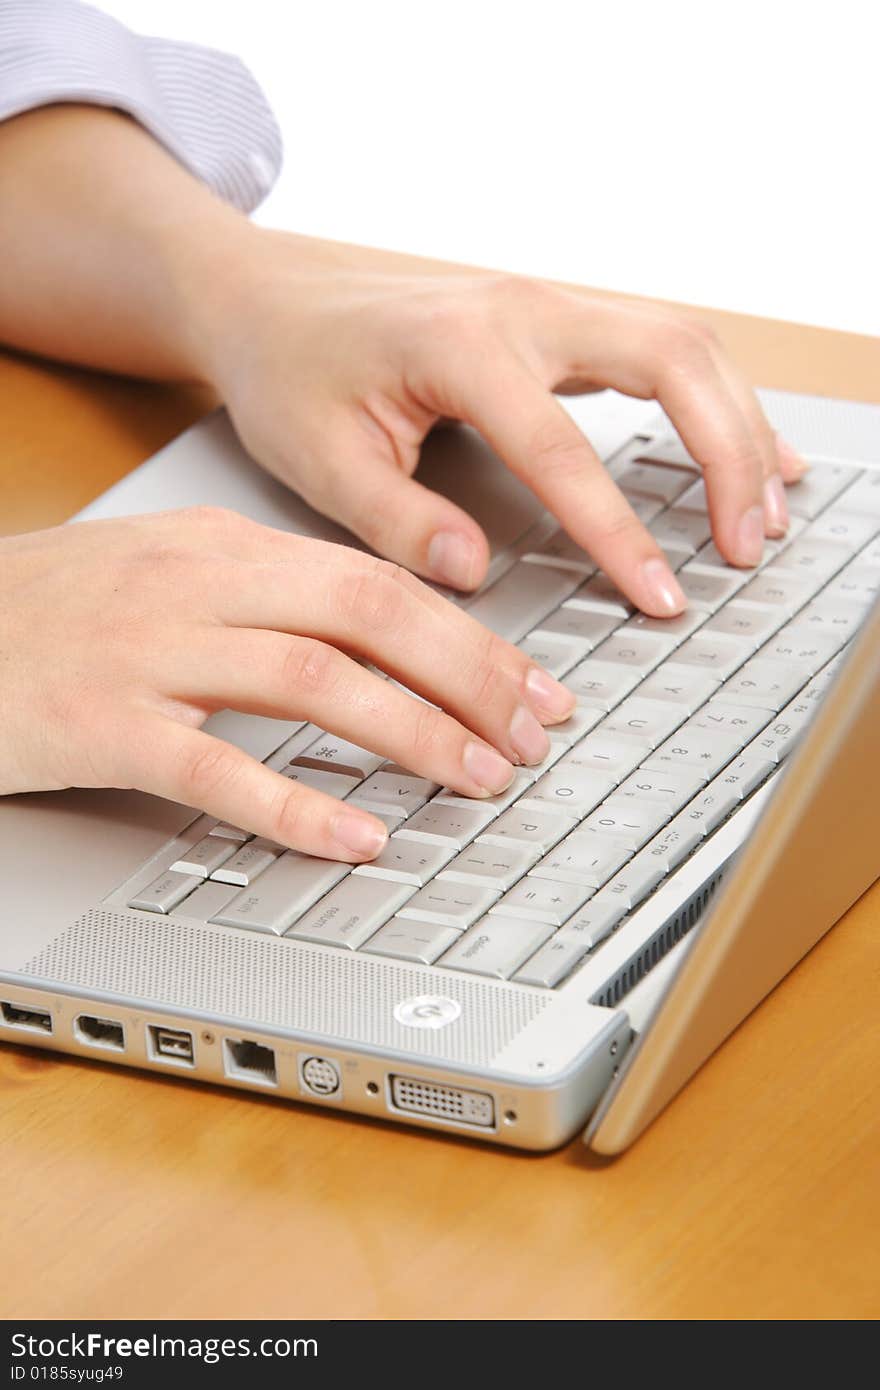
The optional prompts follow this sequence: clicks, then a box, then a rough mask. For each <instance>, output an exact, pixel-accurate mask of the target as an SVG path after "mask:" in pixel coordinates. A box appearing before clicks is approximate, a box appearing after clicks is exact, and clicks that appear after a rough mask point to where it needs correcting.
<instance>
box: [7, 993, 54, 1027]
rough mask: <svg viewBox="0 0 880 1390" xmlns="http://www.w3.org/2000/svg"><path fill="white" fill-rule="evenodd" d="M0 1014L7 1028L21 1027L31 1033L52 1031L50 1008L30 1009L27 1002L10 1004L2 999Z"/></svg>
mask: <svg viewBox="0 0 880 1390" xmlns="http://www.w3.org/2000/svg"><path fill="white" fill-rule="evenodd" d="M0 1016H2V1018H3V1022H4V1023H5V1024H6V1026H7V1028H21V1029H22V1031H25V1030H27V1031H28V1032H29V1033H51V1032H52V1015H51V1014H50V1013H49V1010H48V1009H30V1008H28V1007H27V1005H25V1004H10V1003H8V1002H7V1001H6V1000H5V999H3V1000H0Z"/></svg>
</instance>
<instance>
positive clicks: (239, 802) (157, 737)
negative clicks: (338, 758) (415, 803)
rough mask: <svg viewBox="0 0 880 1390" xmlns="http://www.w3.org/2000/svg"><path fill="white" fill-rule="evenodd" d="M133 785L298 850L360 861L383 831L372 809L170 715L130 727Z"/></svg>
mask: <svg viewBox="0 0 880 1390" xmlns="http://www.w3.org/2000/svg"><path fill="white" fill-rule="evenodd" d="M128 757H129V760H130V761H133V763H134V778H133V781H132V785H135V786H137V787H139V788H140V789H141V790H142V791H146V792H152V793H154V794H155V795H156V796H164V797H168V798H170V799H171V800H172V801H182V802H183V803H184V804H185V805H187V806H194V807H196V808H197V809H198V810H202V811H206V812H207V813H208V815H210V816H217V817H218V818H219V819H220V820H224V821H228V822H230V824H232V825H240V826H242V828H243V829H245V830H251V831H253V832H254V834H256V835H264V836H266V837H267V839H270V840H274V841H276V842H277V843H278V844H282V845H287V846H288V847H289V848H290V849H295V850H300V851H301V852H302V853H303V854H316V855H320V856H321V857H322V858H324V859H342V860H346V861H348V862H361V861H363V860H365V859H372V858H374V857H375V855H377V854H378V853H379V852H380V850H381V849H382V847H383V846H384V844H385V842H386V840H387V839H388V832H387V830H386V828H385V826H384V825H383V824H382V822H381V821H380V820H378V819H377V818H376V817H375V816H371V815H370V814H369V813H368V812H367V811H361V810H359V809H357V808H355V807H354V806H345V805H344V804H343V803H341V802H339V801H337V800H336V798H335V797H332V796H326V795H325V794H324V793H323V792H318V791H314V790H312V788H311V787H304V786H302V785H301V784H300V783H298V782H293V781H291V780H290V778H287V777H282V776H281V775H280V774H279V773H277V772H271V771H270V770H269V768H267V767H263V765H262V764H261V763H258V762H257V761H256V759H254V758H251V757H249V756H248V754H247V753H243V752H242V751H241V749H239V748H236V747H234V745H233V744H231V743H224V742H223V740H222V739H217V738H214V737H213V736H212V735H211V734H206V733H204V732H203V731H202V730H200V729H192V728H187V727H186V726H185V725H183V724H178V723H176V721H175V720H173V719H167V718H163V717H162V716H158V715H157V716H152V717H150V718H149V719H147V720H145V722H144V724H143V725H142V727H141V728H140V729H138V730H135V731H133V737H132V740H131V746H130V748H129V750H128Z"/></svg>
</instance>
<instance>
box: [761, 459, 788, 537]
mask: <svg viewBox="0 0 880 1390" xmlns="http://www.w3.org/2000/svg"><path fill="white" fill-rule="evenodd" d="M764 521H765V523H766V530H767V535H768V536H784V535H785V533H786V531H787V530H788V503H787V502H786V500H785V488H784V487H783V485H782V479H781V478H780V476H779V474H778V473H774V474H773V476H772V477H770V478H768V479H767V481H766V482H765V484H764Z"/></svg>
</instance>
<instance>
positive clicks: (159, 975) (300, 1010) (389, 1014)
mask: <svg viewBox="0 0 880 1390" xmlns="http://www.w3.org/2000/svg"><path fill="white" fill-rule="evenodd" d="M21 974H22V975H27V976H30V977H31V978H33V979H36V980H39V981H40V982H45V983H46V984H48V985H49V986H50V987H51V986H52V985H53V984H54V985H60V986H67V987H70V988H75V989H77V990H81V991H83V992H90V991H93V992H95V993H96V994H101V995H114V996H120V995H121V996H124V997H125V998H126V999H130V1000H132V1001H137V1002H138V1005H139V1006H142V1005H147V1004H152V1005H153V1007H157V1006H158V1007H160V1008H163V1009H166V1010H179V1011H181V1012H187V1011H195V1012H197V1013H201V1014H208V1015H210V1016H211V1017H212V1018H221V1019H229V1020H235V1021H240V1022H243V1023H246V1024H250V1025H251V1026H252V1027H254V1026H257V1025H259V1024H263V1025H265V1026H267V1027H276V1028H286V1029H290V1030H292V1031H294V1032H297V1033H307V1034H313V1035H319V1036H323V1037H330V1038H340V1039H345V1040H347V1041H351V1042H356V1043H360V1044H362V1045H366V1046H376V1047H383V1048H394V1049H395V1050H397V1051H400V1052H406V1053H410V1054H413V1055H421V1056H425V1057H445V1058H448V1059H449V1060H450V1061H460V1062H465V1063H470V1064H472V1065H486V1064H488V1063H491V1061H492V1059H493V1057H495V1055H496V1054H497V1053H498V1052H499V1051H500V1050H501V1048H503V1047H505V1046H506V1045H507V1044H508V1043H509V1042H510V1041H511V1040H512V1039H513V1038H514V1037H516V1035H517V1034H518V1033H519V1032H520V1031H521V1029H523V1028H524V1027H525V1026H526V1025H527V1024H528V1023H530V1022H531V1020H532V1019H533V1018H535V1017H536V1016H537V1015H538V1014H539V1013H540V1012H541V1011H542V1010H543V1009H545V1008H546V1007H547V1005H548V1004H549V1003H551V1002H552V999H553V996H552V995H547V996H542V995H540V994H538V993H537V992H536V991H533V990H528V989H526V988H524V987H523V986H518V985H507V984H504V983H502V982H501V981H497V982H496V981H489V980H476V979H470V978H469V977H468V976H466V975H459V974H455V973H454V972H452V971H442V972H441V971H437V970H430V969H427V968H422V967H419V966H410V965H404V964H399V963H397V962H391V961H378V960H371V959H370V958H369V957H368V956H359V955H356V954H353V953H349V952H342V951H338V952H337V951H331V950H321V948H320V947H313V946H309V945H308V944H307V943H305V942H299V941H296V942H293V941H279V940H278V939H277V938H275V937H264V936H258V935H257V934H256V933H254V934H247V933H244V932H235V931H232V930H224V929H222V928H219V929H218V928H213V927H203V928H200V929H195V928H193V927H192V926H187V925H186V924H185V923H177V922H173V921H172V920H170V919H169V918H167V917H159V916H158V915H153V914H151V913H137V912H112V911H108V910H105V909H92V910H91V911H89V912H86V913H84V914H83V916H82V917H80V918H79V920H78V921H77V922H75V923H74V924H73V926H71V927H70V928H68V929H67V930H66V931H64V932H62V933H61V934H60V935H59V936H58V937H56V938H55V940H54V941H52V942H50V943H49V945H48V946H47V947H45V949H44V950H42V951H41V952H40V953H39V954H38V955H36V956H34V958H33V959H32V960H31V961H29V962H28V964H27V965H26V966H24V967H23V968H22V970H21ZM423 994H443V995H446V996H448V997H449V998H451V999H455V1000H456V1002H457V1003H459V1004H460V1005H461V1014H460V1016H459V1017H458V1018H457V1019H456V1020H455V1021H454V1022H452V1023H450V1024H449V1025H448V1026H447V1027H445V1028H441V1029H436V1030H432V1029H424V1030H422V1029H417V1028H407V1027H405V1026H404V1025H403V1024H400V1023H398V1022H397V1020H396V1019H395V1018H394V1016H393V1010H394V1006H395V1004H397V1003H398V1002H399V1001H400V1000H402V999H406V998H409V997H411V996H413V995H423Z"/></svg>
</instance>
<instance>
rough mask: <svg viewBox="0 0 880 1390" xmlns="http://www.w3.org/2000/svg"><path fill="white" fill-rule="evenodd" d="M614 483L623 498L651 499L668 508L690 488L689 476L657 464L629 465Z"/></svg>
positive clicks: (616, 477) (680, 470)
mask: <svg viewBox="0 0 880 1390" xmlns="http://www.w3.org/2000/svg"><path fill="white" fill-rule="evenodd" d="M614 481H615V482H616V483H617V486H618V487H619V488H620V490H621V492H622V493H623V494H624V496H625V497H629V496H630V494H631V493H632V494H634V495H635V496H637V497H653V498H656V499H657V500H658V501H660V502H662V503H663V504H664V505H666V506H668V504H669V503H670V502H674V501H675V500H676V498H678V497H680V496H681V494H682V493H683V492H687V491H688V490H689V489H690V487H691V474H690V473H687V472H685V471H684V470H683V469H681V468H664V467H663V465H662V464H657V463H629V464H627V465H626V467H625V468H623V469H622V470H621V471H620V472H619V473H617V474H616V475H615V478H614Z"/></svg>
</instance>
